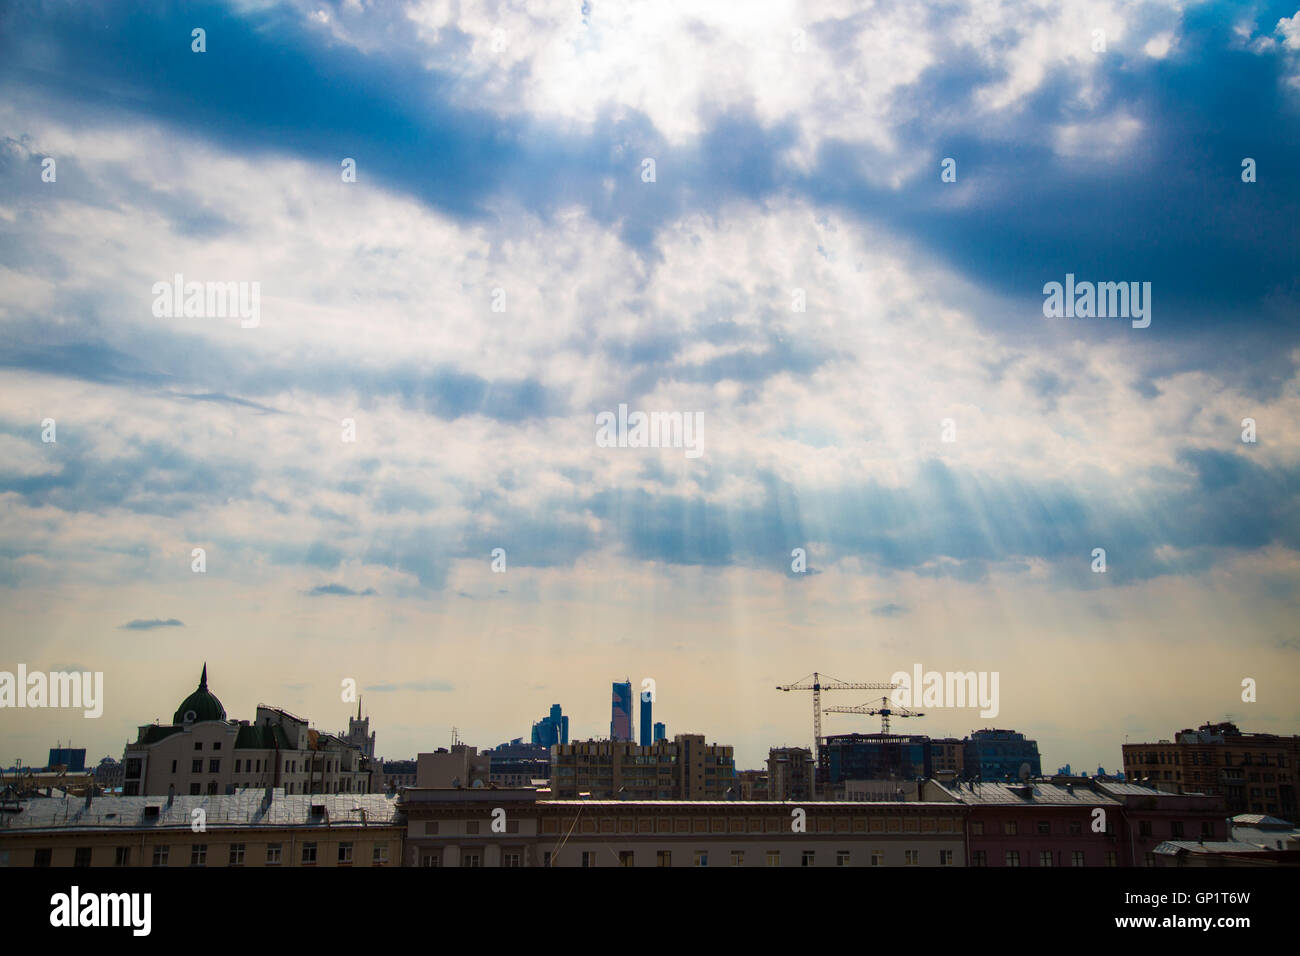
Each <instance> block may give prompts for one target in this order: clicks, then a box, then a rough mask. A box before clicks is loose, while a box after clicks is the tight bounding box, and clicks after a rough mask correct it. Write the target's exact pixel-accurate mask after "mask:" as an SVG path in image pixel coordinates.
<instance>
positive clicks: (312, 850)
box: [33, 842, 388, 866]
mask: <svg viewBox="0 0 1300 956" xmlns="http://www.w3.org/2000/svg"><path fill="white" fill-rule="evenodd" d="M152 849H153V865H154V866H169V865H171V864H170V861H171V847H170V846H168V845H166V844H159V845H156V846H154V847H153V848H152ZM91 850H92V848H91V847H88V846H79V847H77V848H76V850H75V851H74V853H73V866H90V854H91ZM131 850H132V847H129V846H119V847H115V848H114V851H115V852H114V862H113V865H114V866H130V865H131ZM229 850H230V854H229V858H228V860H227V865H228V866H243V865H244V856H245V854H246V852H247V850H248V846H247V844H244V843H231V844H230V845H229ZM283 850H284V844H282V843H269V844H267V846H266V865H267V866H279V865H280V864H281V863H282V862H283V859H282V854H283ZM182 852H184V851H183V850H182ZM316 853H317V846H316V843H314V842H311V843H304V844H302V859H301V862H302V865H303V866H313V865H314V864H315V863H316V862H317V860H316ZM53 855H54V851H53V850H52V849H50V848H48V847H40V848H37V850H36V856H35V860H34V861H33V865H34V866H50V864H51V860H52V858H53ZM338 862H339V863H340V864H342V865H347V864H350V863H351V862H352V844H351V843H340V844H339V845H338ZM371 862H372V863H374V864H375V865H376V866H384V865H386V864H387V863H388V844H387V843H376V844H375V846H374V855H373V856H372V858H371ZM207 865H208V844H206V843H193V844H191V845H190V866H207Z"/></svg>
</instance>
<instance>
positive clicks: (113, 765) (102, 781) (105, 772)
mask: <svg viewBox="0 0 1300 956" xmlns="http://www.w3.org/2000/svg"><path fill="white" fill-rule="evenodd" d="M122 772H123V767H122V763H121V761H118V760H114V759H113V758H112V757H105V758H104V759H103V760H101V761H100V762H99V764H98V766H96V767H95V783H96V784H98V785H99V786H100V787H101V788H102V789H104V790H121V789H122Z"/></svg>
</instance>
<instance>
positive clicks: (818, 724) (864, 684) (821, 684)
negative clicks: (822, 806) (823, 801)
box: [776, 671, 898, 797]
mask: <svg viewBox="0 0 1300 956" xmlns="http://www.w3.org/2000/svg"><path fill="white" fill-rule="evenodd" d="M897 686H898V685H897V684H882V683H879V682H877V681H870V682H868V681H847V680H839V679H838V678H835V677H822V676H821V674H819V673H817V672H816V671H813V672H812V673H811V674H808V675H807V676H805V677H801V678H800V679H799V680H797V681H795V682H794V683H793V684H786V685H785V686H781V685H777V688H776V689H777V690H786V691H789V690H810V691H812V695H813V787H812V792H813V796H814V797H815V796H817V766H818V763H817V762H818V761H819V760H820V759H821V748H822V691H824V690H893V689H894V688H895V687H897Z"/></svg>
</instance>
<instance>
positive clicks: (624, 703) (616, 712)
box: [609, 680, 634, 740]
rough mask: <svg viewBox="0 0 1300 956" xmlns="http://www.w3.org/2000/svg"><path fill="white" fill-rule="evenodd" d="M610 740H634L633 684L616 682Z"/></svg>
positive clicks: (611, 708)
mask: <svg viewBox="0 0 1300 956" xmlns="http://www.w3.org/2000/svg"><path fill="white" fill-rule="evenodd" d="M609 739H610V740H633V739H634V738H633V736H632V682H631V681H630V680H629V681H623V682H622V683H619V682H618V681H615V682H614V697H613V701H612V703H611V705H610V721H609Z"/></svg>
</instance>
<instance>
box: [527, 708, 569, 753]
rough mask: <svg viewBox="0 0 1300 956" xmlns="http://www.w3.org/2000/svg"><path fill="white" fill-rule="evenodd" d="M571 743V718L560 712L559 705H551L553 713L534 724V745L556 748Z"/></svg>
mask: <svg viewBox="0 0 1300 956" xmlns="http://www.w3.org/2000/svg"><path fill="white" fill-rule="evenodd" d="M568 742H569V718H568V717H565V716H564V714H563V713H561V712H560V705H559V704H552V705H551V712H550V714H549V715H548V716H546V717H543V718H542V719H541V720H539V721H538V722H537V723H535V724H533V743H534V744H536V745H538V746H539V747H554V746H555V745H556V744H567V743H568Z"/></svg>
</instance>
